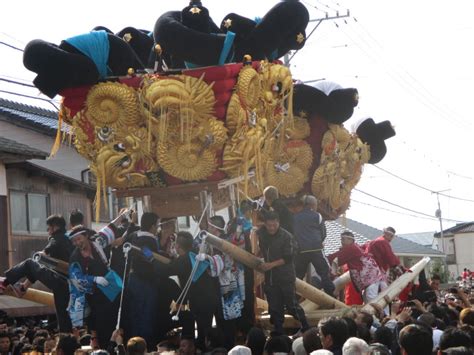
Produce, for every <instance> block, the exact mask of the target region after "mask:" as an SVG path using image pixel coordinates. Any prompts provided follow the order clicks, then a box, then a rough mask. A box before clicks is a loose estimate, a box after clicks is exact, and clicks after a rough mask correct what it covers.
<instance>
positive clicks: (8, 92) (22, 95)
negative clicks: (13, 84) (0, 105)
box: [0, 90, 59, 111]
mask: <svg viewBox="0 0 474 355" xmlns="http://www.w3.org/2000/svg"><path fill="white" fill-rule="evenodd" d="M0 92H3V93H5V94H10V95H16V96H21V97H27V98H30V99H34V100H41V101H46V102H49V103H50V104H51V105H53V106H54V108H55V109H56V110H57V111H59V107H57V106H56V105H55V104H54V102H52V101H51V100H47V99H44V98H42V97H36V96H31V95H26V94H20V93H18V92H13V91H7V90H0Z"/></svg>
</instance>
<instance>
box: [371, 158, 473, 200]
mask: <svg viewBox="0 0 474 355" xmlns="http://www.w3.org/2000/svg"><path fill="white" fill-rule="evenodd" d="M373 166H374V167H375V168H377V169H379V170H381V171H383V172H384V173H386V174H389V175H391V176H393V177H395V178H397V179H399V180H401V181H404V182H406V183H408V184H410V185H413V186H416V187H418V188H419V189H422V190H425V191H428V192H431V193H437V194H439V195H441V196H444V197H448V198H452V199H454V200H460V201H466V202H474V200H470V199H467V198H462V197H456V196H450V195H447V194H444V193H442V192H437V191H435V190H432V189H429V188H427V187H424V186H421V185H419V184H416V183H414V182H412V181H409V180H407V179H404V178H402V177H401V176H398V175H396V174H394V173H392V172H390V171H388V170H386V169H384V168H381V167H380V166H377V165H373Z"/></svg>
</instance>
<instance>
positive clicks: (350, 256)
mask: <svg viewBox="0 0 474 355" xmlns="http://www.w3.org/2000/svg"><path fill="white" fill-rule="evenodd" d="M363 255H364V252H363V251H362V249H361V247H360V246H358V245H357V244H355V243H354V244H351V245H347V246H342V247H341V249H339V251H336V252H335V253H332V254H331V255H329V256H328V260H329V263H332V261H333V260H334V259H335V258H337V260H338V264H339V265H341V266H342V265H344V264H347V266H348V267H349V269H353V270H359V271H360V270H362V262H361V261H360V258H361V256H363Z"/></svg>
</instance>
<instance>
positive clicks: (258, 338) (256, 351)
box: [245, 327, 267, 355]
mask: <svg viewBox="0 0 474 355" xmlns="http://www.w3.org/2000/svg"><path fill="white" fill-rule="evenodd" d="M266 341H267V339H266V337H265V333H264V332H263V330H262V329H261V328H257V327H253V328H251V329H250V330H249V332H248V333H247V339H246V341H245V346H248V347H249V348H250V350H251V351H252V355H261V354H263V349H264V348H265V342H266Z"/></svg>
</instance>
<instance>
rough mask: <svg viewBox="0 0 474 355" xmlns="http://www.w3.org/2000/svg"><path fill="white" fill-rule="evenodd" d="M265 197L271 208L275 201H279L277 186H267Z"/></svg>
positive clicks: (264, 191)
mask: <svg viewBox="0 0 474 355" xmlns="http://www.w3.org/2000/svg"><path fill="white" fill-rule="evenodd" d="M263 197H264V198H265V202H266V203H267V204H268V205H269V206H271V205H272V203H273V201H275V200H278V197H279V193H278V189H277V188H276V187H275V186H267V187H266V188H265V189H264V190H263Z"/></svg>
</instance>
